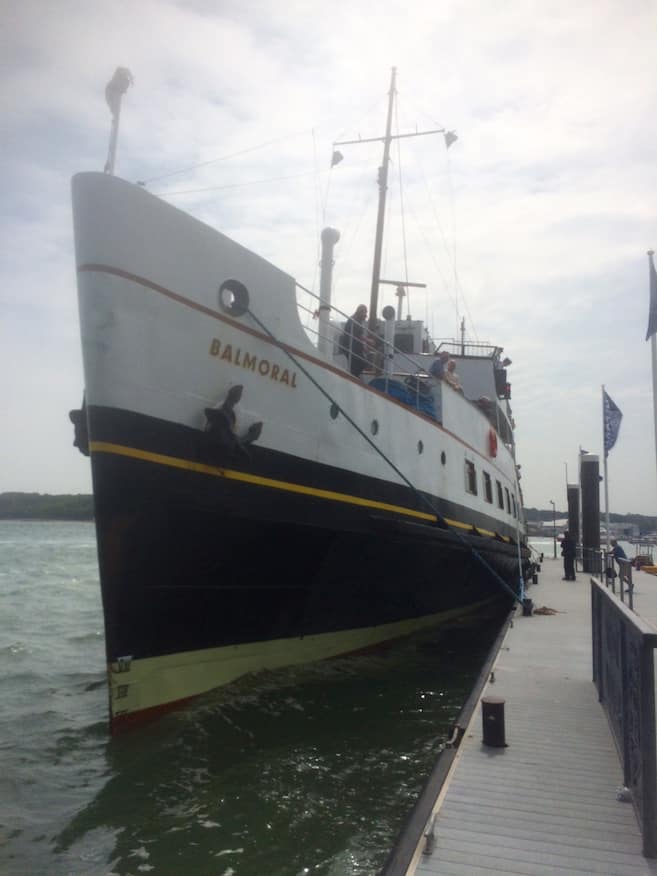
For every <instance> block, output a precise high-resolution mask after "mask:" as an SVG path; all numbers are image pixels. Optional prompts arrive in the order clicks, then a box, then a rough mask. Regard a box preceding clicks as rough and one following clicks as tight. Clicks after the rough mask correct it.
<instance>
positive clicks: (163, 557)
mask: <svg viewBox="0 0 657 876" xmlns="http://www.w3.org/2000/svg"><path fill="white" fill-rule="evenodd" d="M89 424H90V438H91V444H90V447H91V456H92V470H93V480H94V495H95V510H96V528H97V537H98V549H99V559H100V572H101V588H102V594H103V605H104V615H105V632H106V649H107V659H108V664H109V665H110V667H114V672H116V671H117V669H116V667H117V665H118V664H119V663H120V661H121V660H122V658H125V657H129V658H130V661H144V660H145V661H146V662H147V663H148V660H149V658H161V657H163V656H164V655H181V654H185V653H187V652H202V653H205V652H208V649H210V650H213V649H225V648H229V649H230V648H231V647H235V646H244V645H246V646H250V645H252V644H253V643H271V642H280V641H282V640H283V641H284V640H289V641H291V640H295V641H299V640H307V639H308V638H309V637H310V638H311V637H316V636H319V637H321V636H325V635H326V634H338V635H339V634H340V633H341V632H344V631H354V630H372V629H373V628H374V629H376V628H382V629H383V630H385V631H386V632H385V633H382V634H381V635H379V637H378V640H379V641H383V640H385V639H386V638H390V637H392V636H394V635H395V634H396V633H395V630H397V629H398V625H399V624H400V623H403V622H408V621H414V620H419V619H423V618H427V617H431V616H438V615H444V614H445V613H450V612H451V613H454V614H456V613H459V611H461V610H463V609H466V608H467V607H468V606H474V605H476V604H478V603H481V602H483V601H487V600H490V599H493V598H503V599H509V598H510V597H509V593H508V591H506V590H505V589H504V586H503V584H502V581H503V582H505V583H506V584H507V585H508V586H511V587H513V589H514V590H517V582H518V547H517V545H516V544H515V543H513V542H508V541H505V540H503V539H502V538H500V537H497V538H495V537H490V536H481V535H476V534H473V532H474V531H467V530H465V531H464V530H463V529H454V528H452V527H441V526H440V525H439V524H436V523H435V522H431V521H424V520H423V519H422V518H414V517H412V516H409V515H405V514H403V513H395V512H393V511H385V510H382V508H381V507H378V506H377V505H376V504H375V502H379V503H382V504H383V503H391V505H390V507H393V504H392V503H394V506H395V507H397V506H398V507H400V508H402V507H406V508H407V509H408V511H409V512H413V511H414V509H418V508H419V509H421V514H422V515H423V516H424V515H426V512H427V508H428V507H429V506H427V505H426V504H425V503H424V502H423V501H422V500H421V499H419V498H418V496H417V495H415V494H413V492H412V491H411V490H410V489H405V488H400V487H399V486H396V485H394V484H389V483H387V482H381V481H374V480H372V479H369V480H366V479H364V478H359V477H356V476H351V479H349V477H348V476H347V475H346V474H345V472H340V473H339V477H338V475H337V474H336V473H335V472H334V471H333V470H330V469H328V468H322V467H321V466H319V465H318V464H315V465H314V466H312V467H311V466H309V465H308V464H306V463H304V464H301V463H299V460H298V459H296V458H293V457H286V456H285V454H274V453H272V452H271V451H263V450H262V449H258V448H253V449H252V457H251V459H246V458H245V457H244V456H243V455H242V454H238V458H237V459H235V458H233V459H227V458H226V454H225V453H224V452H223V451H221V450H220V449H218V448H217V447H216V446H214V445H212V443H211V442H210V443H208V440H207V435H206V434H205V433H202V432H199V431H197V430H192V429H185V428H182V427H178V426H174V425H171V424H167V423H164V422H162V421H154V420H150V419H147V418H143V417H139V416H137V415H134V414H124V413H120V412H116V411H109V410H99V409H93V408H92V409H91V410H90V411H89ZM222 454H223V457H224V458H223V459H221V460H220V457H222ZM213 457H214V464H213V463H212V462H211V460H212V458H213ZM233 457H234V454H233ZM220 461H221V462H222V463H223V464H222V465H221V466H218V463H219V462H220ZM229 465H230V467H229ZM336 481H338V484H337V485H336ZM329 483H330V484H331V490H332V492H331V493H330V495H329V496H328V497H327V495H326V485H327V484H329ZM338 487H339V490H340V492H338V491H337V488H338ZM299 490H301V491H300V492H299ZM334 496H348V497H352V499H354V502H350V501H347V500H345V499H335V498H332V497H334ZM363 496H365V497H368V501H370V503H371V504H370V505H369V506H368V505H366V506H363V505H362V504H358V503H357V500H358V501H360V500H361V499H362V497H363ZM431 501H432V502H433V503H434V504H435V505H437V506H438V507H439V509H440V511H441V512H443V513H444V511H445V509H449V511H450V512H451V513H452V514H454V513H457V514H460V516H461V518H463V519H467V518H465V510H464V509H462V508H461V509H459V508H458V507H457V506H452V505H449V504H448V503H445V502H442V503H441V502H440V501H439V500H436V499H432V500H431ZM485 522H486V521H482V520H477V521H475V520H472V521H470V523H471V524H472V525H475V524H476V525H478V526H480V527H481V526H483V524H484V523H485ZM521 553H522V555H523V558H526V550H525V549H522V551H521ZM491 569H492V570H493V572H491ZM399 629H401V627H399ZM404 629H405V628H404ZM388 630H389V631H390V634H389V635H388V633H387V631H388ZM344 641H345V642H348V641H351V639H348V638H347V639H345V640H344ZM342 650H343V651H344V650H349V648H348V647H347V646H344V647H343V648H342ZM213 653H214V650H213ZM228 653H230V651H229V652H228ZM333 653H340V646H336V649H335V650H334V652H333ZM199 659H200V658H199ZM278 662H279V663H280V660H279V661H278ZM250 665H251V664H250ZM266 665H267V664H266V661H265V662H264V663H263V667H264V666H266ZM238 674H239V673H238ZM231 677H235V673H233V675H232V676H231ZM119 680H126V681H127V680H128V677H127V676H126V677H125V679H123V677H120V678H119ZM115 681H116V679H115ZM115 693H116V690H115ZM192 693H193V692H192ZM187 695H188V692H187V691H186V688H185V684H184V682H183V683H181V684H179V685H178V686H177V688H176V694H175V697H172V699H175V700H181V699H184V698H185V697H187ZM190 695H191V694H190ZM114 705H115V706H120V703H115V704H114ZM157 705H158V707H159V706H160V705H162V704H160V703H157ZM131 710H132V709H131ZM114 714H115V715H116V714H120V709H119V710H118V712H117V710H116V709H115V711H114Z"/></svg>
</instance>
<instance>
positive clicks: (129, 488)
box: [70, 70, 531, 733]
mask: <svg viewBox="0 0 657 876" xmlns="http://www.w3.org/2000/svg"><path fill="white" fill-rule="evenodd" d="M394 76H395V71H394V70H393V76H392V79H391V86H390V92H389V106H388V119H387V128H386V134H385V135H384V136H383V137H382V138H380V139H381V141H382V143H383V147H384V157H383V163H382V169H381V170H380V171H379V179H378V182H379V222H378V224H377V238H376V241H375V259H374V265H375V268H374V272H373V280H372V296H371V299H370V308H369V320H368V321H367V322H366V323H362V324H361V325H360V332H361V334H360V339H359V350H360V352H359V354H358V358H359V359H361V360H362V361H361V362H360V364H358V363H356V365H357V367H354V356H355V346H356V345H355V344H353V345H352V343H351V340H352V339H353V338H354V337H355V333H354V331H353V329H354V320H353V319H352V320H348V319H347V317H348V315H349V314H348V313H343V312H342V311H340V310H339V309H338V308H337V306H336V305H335V304H334V302H333V301H332V296H331V281H332V266H333V262H334V259H335V257H336V255H335V248H336V246H337V245H338V242H339V233H338V232H337V231H336V230H335V229H332V228H327V229H325V230H324V231H323V232H322V245H323V250H322V263H321V264H322V270H321V278H320V291H319V300H318V315H317V331H316V336H315V337H312V336H311V335H310V334H309V333H308V331H307V330H306V329H305V328H304V325H303V324H302V322H301V319H300V316H299V308H298V302H297V293H298V290H299V286H298V284H297V282H296V281H295V279H294V278H293V277H291V276H290V275H288V274H287V273H285V272H284V271H282V270H280V269H279V268H277V267H275V266H274V265H273V264H271V263H270V262H268V261H267V260H265V259H263V258H261V257H260V256H258V255H257V254H255V253H253V252H251V251H249V250H248V249H246V248H245V247H243V246H241V245H240V244H239V243H238V242H236V241H234V240H232V239H230V238H229V237H227V236H225V235H224V234H222V233H221V232H220V231H217V230H215V229H213V228H211V227H209V226H208V225H206V224H204V223H202V222H201V221H199V220H197V219H196V218H194V217H192V216H191V215H188V214H187V213H185V212H184V211H181V210H179V209H178V208H176V207H174V206H172V205H170V204H169V203H167V202H165V201H164V200H162V199H161V198H158V197H157V196H155V195H153V194H151V193H150V192H148V191H147V190H146V189H145V188H144V187H143V186H140V185H137V184H133V183H130V182H127V181H125V180H122V179H120V178H119V177H117V176H115V175H114V174H113V173H112V172H108V168H107V167H106V172H104V173H100V172H84V173H80V174H77V175H76V176H75V177H74V178H73V181H72V199H73V217H74V230H75V257H76V268H77V285H78V301H79V316H80V330H81V344H82V357H83V367H84V401H83V405H82V406H81V408H80V409H78V410H74V411H71V413H70V417H71V420H72V421H73V423H74V424H75V442H74V443H75V444H76V445H77V446H78V447H79V449H80V450H81V451H82V452H83V453H85V454H87V455H88V456H89V458H90V464H91V474H92V484H93V496H94V515H95V527H96V535H97V548H98V562H99V575H100V586H101V592H102V604H103V613H104V627H105V646H106V657H107V673H108V690H109V714H110V728H111V732H112V733H119V732H121V731H122V730H125V729H127V728H129V727H132V726H134V725H135V724H137V723H139V722H143V721H144V720H147V719H152V718H153V717H156V716H158V715H160V714H162V713H163V712H165V711H168V710H170V709H173V708H177V707H180V706H181V705H182V704H185V703H188V702H189V701H190V700H191V699H193V698H195V697H197V696H198V695H200V694H203V693H205V692H207V691H210V690H212V689H214V688H217V687H220V686H222V685H225V684H228V683H230V682H232V681H234V680H235V679H237V678H239V677H240V676H244V675H245V674H247V673H253V672H258V671H262V670H272V669H276V668H279V667H283V666H289V665H293V664H300V663H306V662H310V661H317V660H322V659H326V658H330V657H334V656H336V655H344V654H353V653H357V652H361V651H365V650H368V649H371V648H373V647H377V646H380V645H382V644H383V643H387V642H389V641H391V640H394V639H397V638H400V637H404V636H408V635H410V634H413V633H416V632H418V631H422V630H428V629H430V628H432V627H435V626H437V625H440V624H445V623H448V622H451V621H454V620H456V619H457V618H460V617H461V616H462V615H463V614H464V613H467V612H471V611H474V610H477V609H478V608H479V607H481V606H482V605H486V604H489V603H491V602H494V601H499V600H502V601H507V602H508V603H509V604H510V603H511V602H512V601H513V600H517V601H521V600H522V599H523V596H524V592H523V586H524V585H523V582H524V581H525V580H527V578H528V575H529V574H530V573H531V561H530V554H529V548H528V546H527V539H526V530H525V522H524V513H523V506H522V491H521V488H520V471H519V470H520V466H519V465H518V464H517V462H516V452H515V441H514V423H513V418H512V415H511V408H510V396H511V386H510V383H509V380H508V376H507V368H508V365H509V364H510V361H509V359H508V357H505V356H504V350H503V348H502V347H499V346H495V345H492V344H479V343H477V344H475V343H468V342H466V340H465V338H464V337H463V336H462V337H461V339H460V340H458V339H457V340H455V341H454V342H443V343H441V344H440V345H436V344H434V343H433V342H432V341H431V339H430V338H429V335H428V332H427V329H426V327H425V326H424V325H423V323H422V321H419V320H414V319H410V317H407V318H406V319H402V318H401V313H399V312H398V311H396V310H395V308H393V307H392V306H387V307H384V308H383V309H382V310H381V313H379V306H378V293H379V290H380V289H381V287H382V284H383V283H384V282H385V280H383V279H382V278H381V273H380V252H381V236H382V232H383V217H384V214H385V209H384V202H385V192H386V188H387V166H388V163H389V158H388V155H389V149H390V144H391V142H392V141H393V140H394V139H395V135H394V134H392V133H391V118H392V103H393V99H394V94H395V79H394ZM377 252H378V265H377ZM397 285H398V286H399V287H400V288H398V290H397V291H398V293H399V294H400V296H401V295H402V294H403V284H402V283H399V284H397ZM399 301H400V302H401V297H400V298H399ZM345 330H346V331H347V333H348V332H349V331H350V330H351V335H350V336H349V338H347V340H345V333H346V332H345ZM446 358H449V359H451V360H452V361H454V362H456V371H457V372H458V375H459V379H460V387H459V386H454V385H453V382H452V383H450V382H448V381H447V380H445V379H442V378H441V377H440V376H438V377H436V376H433V372H432V366H433V365H434V363H435V362H436V361H438V360H441V361H442V360H444V359H446ZM433 371H435V369H433ZM445 376H446V375H445Z"/></svg>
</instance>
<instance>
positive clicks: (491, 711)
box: [481, 696, 506, 748]
mask: <svg viewBox="0 0 657 876" xmlns="http://www.w3.org/2000/svg"><path fill="white" fill-rule="evenodd" d="M481 721H482V725H483V730H484V738H483V743H484V745H489V746H490V747H491V748H506V742H505V739H504V700H503V699H502V697H492V696H491V697H484V698H483V699H482V701H481Z"/></svg>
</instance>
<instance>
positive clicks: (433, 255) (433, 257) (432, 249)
mask: <svg viewBox="0 0 657 876" xmlns="http://www.w3.org/2000/svg"><path fill="white" fill-rule="evenodd" d="M410 214H411V216H412V217H413V219H414V220H415V225H416V227H417V230H418V233H419V235H420V237H421V238H422V240H423V241H424V244H425V246H426V248H427V252H428V253H429V258H430V259H431V260H432V261H433V264H434V267H435V269H436V272H437V274H438V276H439V277H440V279H441V280H442V283H443V286H444V287H445V293H446V295H447V297H448V298H449V300H450V301H451V302H452V303H454V296H453V295H452V292H451V289H450V285H449V282H448V280H447V278H446V277H445V274H444V273H443V269H442V267H441V266H440V263H439V261H438V259H437V258H436V253H435V247H432V246H431V242H430V241H429V239H428V238H427V236H426V234H425V233H424V229H423V228H422V224H421V223H420V220H419V219H418V217H417V215H416V213H415V211H414V210H413V209H412V208H410Z"/></svg>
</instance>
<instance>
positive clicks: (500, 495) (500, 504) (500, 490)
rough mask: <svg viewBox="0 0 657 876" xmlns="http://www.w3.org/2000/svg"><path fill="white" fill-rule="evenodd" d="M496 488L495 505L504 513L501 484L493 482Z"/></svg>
mask: <svg viewBox="0 0 657 876" xmlns="http://www.w3.org/2000/svg"><path fill="white" fill-rule="evenodd" d="M495 484H496V486H497V504H498V506H499V507H500V508H501V509H502V510H503V511H504V493H503V492H502V484H501V483H500V482H499V481H495Z"/></svg>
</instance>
